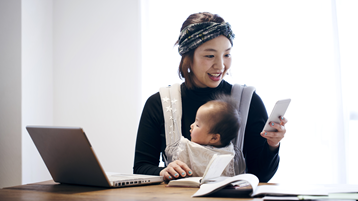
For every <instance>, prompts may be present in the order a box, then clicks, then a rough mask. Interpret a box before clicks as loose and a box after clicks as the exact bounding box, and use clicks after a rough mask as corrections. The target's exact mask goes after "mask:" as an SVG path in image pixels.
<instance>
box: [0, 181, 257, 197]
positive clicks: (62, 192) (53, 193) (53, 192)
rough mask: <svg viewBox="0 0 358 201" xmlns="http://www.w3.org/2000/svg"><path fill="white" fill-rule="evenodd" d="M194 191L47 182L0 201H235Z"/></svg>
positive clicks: (9, 192)
mask: <svg viewBox="0 0 358 201" xmlns="http://www.w3.org/2000/svg"><path fill="white" fill-rule="evenodd" d="M197 190H198V188H180V187H166V184H165V183H161V184H155V185H147V186H135V187H124V188H110V189H109V188H98V187H90V186H77V185H65V184H58V183H55V182H53V181H46V182H39V183H33V184H26V185H21V186H14V187H8V188H3V189H0V200H1V201H7V200H10V201H12V200H15V201H16V200H104V201H107V200H171V201H175V200H184V201H185V200H194V199H195V200H238V198H223V197H196V198H192V197H191V196H192V195H193V194H194V193H195V192H196V191H197ZM240 200H262V199H258V198H255V199H251V198H240Z"/></svg>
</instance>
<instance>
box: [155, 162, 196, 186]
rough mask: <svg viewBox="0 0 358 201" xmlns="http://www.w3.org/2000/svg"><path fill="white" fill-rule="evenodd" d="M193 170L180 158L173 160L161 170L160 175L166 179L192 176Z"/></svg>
mask: <svg viewBox="0 0 358 201" xmlns="http://www.w3.org/2000/svg"><path fill="white" fill-rule="evenodd" d="M192 174H193V171H192V170H191V169H190V168H189V167H188V165H187V164H185V163H183V162H182V161H180V160H176V161H173V162H171V163H169V165H168V166H167V167H166V168H164V169H163V170H162V171H160V174H159V175H160V176H163V179H164V181H169V180H173V179H178V178H180V177H187V176H191V175H192Z"/></svg>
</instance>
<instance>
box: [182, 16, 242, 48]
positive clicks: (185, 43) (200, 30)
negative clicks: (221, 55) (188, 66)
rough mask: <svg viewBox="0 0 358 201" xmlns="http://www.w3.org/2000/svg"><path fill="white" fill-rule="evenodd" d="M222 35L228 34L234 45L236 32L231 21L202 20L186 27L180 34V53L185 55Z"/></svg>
mask: <svg viewBox="0 0 358 201" xmlns="http://www.w3.org/2000/svg"><path fill="white" fill-rule="evenodd" d="M220 35H224V36H226V37H227V38H228V39H229V40H230V43H231V45H232V40H233V39H234V37H235V34H234V33H232V30H231V26H230V24H229V23H227V22H226V23H216V22H202V23H196V24H191V25H188V26H187V27H185V28H184V29H183V30H182V31H181V33H180V36H179V39H178V43H179V48H178V51H179V54H180V55H183V54H185V53H187V52H189V51H190V50H193V49H195V48H197V47H198V46H199V45H201V44H203V43H205V42H206V41H208V40H211V39H213V38H216V37H218V36H220Z"/></svg>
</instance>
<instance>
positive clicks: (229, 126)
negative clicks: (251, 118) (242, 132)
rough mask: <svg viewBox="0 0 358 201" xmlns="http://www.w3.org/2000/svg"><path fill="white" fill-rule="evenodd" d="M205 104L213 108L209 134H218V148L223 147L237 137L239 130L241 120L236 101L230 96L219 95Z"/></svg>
mask: <svg viewBox="0 0 358 201" xmlns="http://www.w3.org/2000/svg"><path fill="white" fill-rule="evenodd" d="M206 104H211V105H212V106H214V108H215V111H214V112H213V113H212V115H211V117H210V119H211V125H212V126H211V128H210V131H209V133H212V134H220V139H221V146H220V147H225V146H227V145H229V144H230V142H231V140H233V139H234V138H235V137H237V135H238V132H239V129H240V120H241V119H240V116H239V112H238V110H237V107H236V106H237V100H235V99H234V98H233V97H232V96H229V95H223V94H220V95H217V96H216V97H215V99H214V100H211V101H209V102H207V103H206Z"/></svg>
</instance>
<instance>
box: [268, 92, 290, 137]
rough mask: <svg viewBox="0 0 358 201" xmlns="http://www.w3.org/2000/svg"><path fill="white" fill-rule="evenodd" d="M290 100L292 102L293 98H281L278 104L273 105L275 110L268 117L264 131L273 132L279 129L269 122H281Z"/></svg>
mask: <svg viewBox="0 0 358 201" xmlns="http://www.w3.org/2000/svg"><path fill="white" fill-rule="evenodd" d="M290 102H291V99H284V100H279V101H277V102H276V104H275V106H274V107H273V110H272V112H271V114H270V117H269V118H268V119H267V121H266V124H265V126H264V129H263V130H262V131H273V132H274V131H277V129H275V128H272V127H271V126H270V125H269V123H270V122H276V123H280V122H281V121H280V117H282V116H284V115H285V113H286V110H287V108H288V105H289V104H290Z"/></svg>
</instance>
